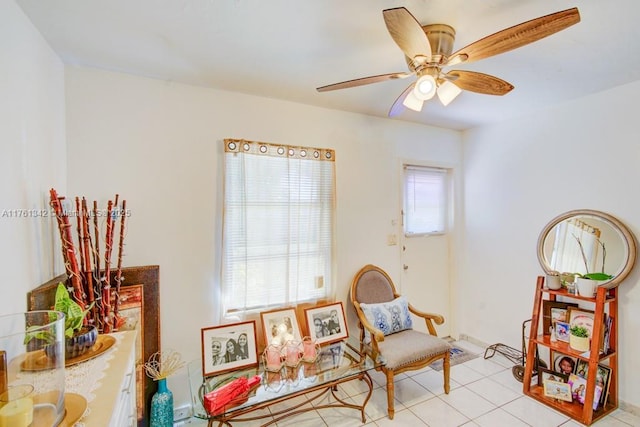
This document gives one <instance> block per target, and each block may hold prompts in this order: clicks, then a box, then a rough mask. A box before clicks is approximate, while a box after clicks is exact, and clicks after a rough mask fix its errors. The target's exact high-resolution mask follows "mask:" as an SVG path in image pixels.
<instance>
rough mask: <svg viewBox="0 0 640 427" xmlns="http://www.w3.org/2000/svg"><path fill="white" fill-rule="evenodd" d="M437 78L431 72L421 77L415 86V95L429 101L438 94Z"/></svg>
mask: <svg viewBox="0 0 640 427" xmlns="http://www.w3.org/2000/svg"><path fill="white" fill-rule="evenodd" d="M436 89H437V86H436V80H435V79H434V78H433V76H432V75H430V74H425V75H424V76H422V77H420V78H419V79H418V81H417V82H416V85H415V86H414V88H413V95H414V96H415V97H416V98H418V99H419V100H421V101H427V100H429V99H431V98H433V96H434V95H435V94H436Z"/></svg>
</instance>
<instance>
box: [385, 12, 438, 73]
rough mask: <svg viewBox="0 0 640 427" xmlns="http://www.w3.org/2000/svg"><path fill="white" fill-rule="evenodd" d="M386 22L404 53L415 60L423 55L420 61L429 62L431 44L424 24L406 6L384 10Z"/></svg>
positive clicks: (390, 32) (392, 36)
mask: <svg viewBox="0 0 640 427" xmlns="http://www.w3.org/2000/svg"><path fill="white" fill-rule="evenodd" d="M382 16H383V17H384V23H385V24H386V25H387V30H389V34H391V38H393V40H394V41H395V42H396V44H397V45H398V47H400V49H401V50H402V52H404V54H405V55H406V56H407V57H408V58H410V59H412V60H415V58H416V57H421V61H420V62H428V61H429V60H430V59H431V44H430V43H429V39H428V38H427V35H426V34H425V33H424V30H423V29H422V25H420V23H419V22H418V21H417V20H416V18H414V16H413V15H412V14H411V13H410V12H409V11H408V10H407V9H405V8H404V7H397V8H394V9H385V10H383V11H382Z"/></svg>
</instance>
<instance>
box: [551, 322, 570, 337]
mask: <svg viewBox="0 0 640 427" xmlns="http://www.w3.org/2000/svg"><path fill="white" fill-rule="evenodd" d="M554 325H555V330H556V338H557V339H558V341H564V342H569V324H568V323H566V322H560V321H557V322H555V323H554Z"/></svg>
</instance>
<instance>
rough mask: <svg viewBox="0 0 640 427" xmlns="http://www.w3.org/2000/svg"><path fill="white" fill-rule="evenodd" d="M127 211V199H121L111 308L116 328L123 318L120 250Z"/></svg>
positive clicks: (120, 324) (122, 244)
mask: <svg viewBox="0 0 640 427" xmlns="http://www.w3.org/2000/svg"><path fill="white" fill-rule="evenodd" d="M126 211H127V201H126V200H123V201H122V209H121V210H120V240H119V241H118V266H117V268H116V277H115V281H116V295H115V297H116V298H115V301H114V308H113V314H114V319H113V327H114V328H115V329H116V330H117V329H118V328H120V326H122V323H123V320H122V319H121V318H120V314H119V310H120V284H121V283H122V280H123V279H124V277H122V250H123V248H124V221H125V217H126Z"/></svg>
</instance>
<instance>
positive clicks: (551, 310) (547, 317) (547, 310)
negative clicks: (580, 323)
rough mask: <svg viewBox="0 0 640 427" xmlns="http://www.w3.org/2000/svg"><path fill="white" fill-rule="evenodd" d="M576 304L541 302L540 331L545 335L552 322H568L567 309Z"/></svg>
mask: <svg viewBox="0 0 640 427" xmlns="http://www.w3.org/2000/svg"><path fill="white" fill-rule="evenodd" d="M569 307H578V304H575V303H570V302H563V301H549V300H543V301H542V331H543V333H544V334H545V335H546V334H548V333H549V328H550V327H552V326H553V322H558V321H559V322H568V320H569V318H568V308H569Z"/></svg>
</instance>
